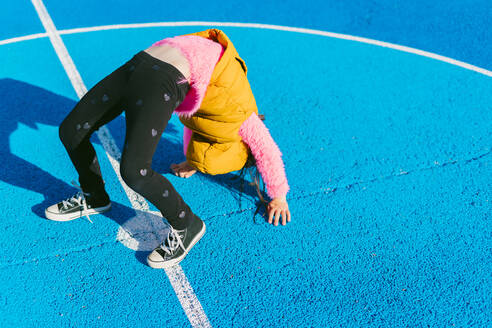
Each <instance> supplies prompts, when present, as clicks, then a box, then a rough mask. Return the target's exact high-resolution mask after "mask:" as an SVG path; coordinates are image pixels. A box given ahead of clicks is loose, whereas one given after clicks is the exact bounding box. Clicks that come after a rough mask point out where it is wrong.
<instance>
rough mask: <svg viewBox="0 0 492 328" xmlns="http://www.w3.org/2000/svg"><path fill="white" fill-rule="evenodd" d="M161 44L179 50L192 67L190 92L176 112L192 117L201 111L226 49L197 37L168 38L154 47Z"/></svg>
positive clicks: (216, 43)
mask: <svg viewBox="0 0 492 328" xmlns="http://www.w3.org/2000/svg"><path fill="white" fill-rule="evenodd" d="M161 44H168V45H170V46H172V47H175V48H177V49H179V50H180V51H181V53H182V54H183V55H184V56H185V57H186V59H187V60H188V63H189V65H190V91H188V93H187V94H186V97H185V99H184V100H183V102H182V103H181V104H180V105H179V106H178V107H177V108H176V109H175V110H174V112H175V113H177V114H178V115H179V116H184V117H190V116H192V115H193V114H195V113H196V112H197V111H198V109H200V105H201V103H202V101H203V98H204V97H205V92H206V91H207V88H208V84H209V83H210V79H211V77H212V73H213V71H214V68H215V64H217V62H218V61H219V59H220V57H221V56H222V54H223V53H224V48H223V47H222V45H221V44H220V43H218V42H214V41H212V40H209V39H207V38H203V37H201V36H196V35H182V36H176V37H174V38H166V39H163V40H161V41H158V42H156V43H154V44H153V45H152V46H158V45H161Z"/></svg>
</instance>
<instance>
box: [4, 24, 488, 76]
mask: <svg viewBox="0 0 492 328" xmlns="http://www.w3.org/2000/svg"><path fill="white" fill-rule="evenodd" d="M178 26H227V27H245V28H258V29H268V30H278V31H287V32H297V33H303V34H312V35H320V36H326V37H330V38H335V39H342V40H350V41H356V42H361V43H366V44H372V45H375V46H380V47H385V48H390V49H395V50H399V51H403V52H407V53H412V54H415V55H419V56H423V57H428V58H432V59H435V60H439V61H442V62H445V63H448V64H451V65H455V66H459V67H462V68H465V69H468V70H470V71H474V72H477V73H480V74H483V75H486V76H490V77H492V71H489V70H486V69H485V68H481V67H478V66H475V65H471V64H468V63H465V62H462V61H459V60H456V59H453V58H449V57H445V56H441V55H438V54H435V53H432V52H428V51H424V50H419V49H415V48H411V47H407V46H401V45H398V44H394V43H389V42H384V41H378V40H373V39H368V38H363V37H359V36H353V35H349V34H340V33H333V32H326V31H320V30H313V29H308V28H300V27H290V26H281V25H271V24H257V23H232V22H200V21H196V22H156V23H136V24H115V25H102V26H94V27H81V28H73V29H67V30H59V31H58V32H59V33H60V34H74V33H86V32H94V31H104V30H116V29H124V28H145V27H178ZM43 34H45V33H40V34H32V35H29V36H25V37H21V38H13V39H7V40H3V41H0V45H2V44H7V43H12V42H19V41H24V40H30V39H35V38H39V37H43V36H46V35H43Z"/></svg>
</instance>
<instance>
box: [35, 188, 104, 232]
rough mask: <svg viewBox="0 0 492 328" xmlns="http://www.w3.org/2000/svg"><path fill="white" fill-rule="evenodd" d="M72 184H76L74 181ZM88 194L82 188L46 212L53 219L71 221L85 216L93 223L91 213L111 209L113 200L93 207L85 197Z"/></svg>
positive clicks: (47, 216)
mask: <svg viewBox="0 0 492 328" xmlns="http://www.w3.org/2000/svg"><path fill="white" fill-rule="evenodd" d="M72 184H74V182H73V181H72ZM74 185H75V187H77V188H79V189H80V187H78V186H77V185H76V184H74ZM88 195H89V194H87V193H84V192H83V191H82V190H80V191H79V192H78V193H76V194H75V195H73V196H72V197H70V198H68V199H66V200H62V201H61V202H59V203H57V204H54V205H51V206H50V207H48V208H47V209H46V210H45V211H44V214H45V216H46V218H47V219H49V220H53V221H70V220H74V219H77V218H80V217H82V216H85V217H86V218H87V220H89V221H90V222H91V223H92V221H91V219H90V218H89V215H92V214H99V213H103V212H106V211H109V209H110V208H111V202H109V203H108V204H107V205H104V206H100V207H94V208H93V207H91V205H88V204H87V200H86V199H85V196H88Z"/></svg>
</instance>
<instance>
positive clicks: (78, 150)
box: [60, 51, 195, 229]
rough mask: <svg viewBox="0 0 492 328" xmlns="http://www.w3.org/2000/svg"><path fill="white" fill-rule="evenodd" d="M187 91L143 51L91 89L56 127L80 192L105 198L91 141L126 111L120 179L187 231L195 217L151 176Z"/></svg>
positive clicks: (166, 68)
mask: <svg viewBox="0 0 492 328" xmlns="http://www.w3.org/2000/svg"><path fill="white" fill-rule="evenodd" d="M188 90H189V84H188V82H187V81H186V79H185V77H184V76H183V75H182V74H181V73H180V72H179V71H178V69H176V68H175V67H174V66H172V65H170V64H168V63H165V62H163V61H161V60H159V59H157V58H154V57H152V56H151V55H149V54H147V53H146V52H144V51H141V52H139V53H137V54H136V55H135V56H134V57H133V58H132V59H131V60H129V61H128V62H127V63H125V64H124V65H122V66H121V67H119V68H118V69H117V70H115V71H114V72H113V73H111V74H110V75H108V76H107V77H105V78H104V79H103V80H101V81H100V82H99V83H97V84H96V85H95V86H94V87H93V88H92V89H90V90H89V91H88V92H87V93H86V94H85V95H84V96H83V97H82V99H80V101H79V102H78V103H77V105H76V106H75V107H74V109H73V110H72V111H71V112H70V114H68V116H67V117H66V118H65V120H64V121H63V122H62V123H61V125H60V139H61V141H62V143H63V145H64V146H65V148H66V149H67V152H68V154H69V156H70V159H71V160H72V163H73V164H74V166H75V169H76V170H77V172H78V173H79V182H80V186H81V188H82V190H83V191H84V192H86V193H90V194H93V195H94V194H95V195H103V197H106V198H107V194H106V192H105V191H104V181H103V179H102V176H101V170H100V168H99V163H98V161H97V156H96V152H95V150H94V147H93V146H92V144H91V143H90V141H89V138H90V136H91V134H92V133H93V132H94V131H95V130H97V129H98V128H99V127H101V126H102V125H104V124H106V123H108V122H109V121H111V120H113V119H114V118H116V117H117V116H118V115H119V114H121V113H122V112H123V111H125V116H126V136H125V146H124V149H123V154H122V157H121V163H120V173H121V177H122V178H123V180H124V181H125V183H126V184H127V185H128V186H129V187H130V188H132V189H133V190H135V191H136V192H138V193H139V194H140V195H142V196H143V197H145V198H146V199H147V200H149V201H150V202H151V203H152V204H154V205H155V206H156V207H157V208H158V209H159V210H160V211H161V213H162V215H163V216H164V217H165V218H166V219H167V220H168V222H169V223H170V224H171V225H172V226H173V228H176V229H183V228H185V227H187V226H188V225H189V224H190V223H191V220H193V219H194V218H195V215H194V214H193V213H192V211H191V209H190V207H189V206H188V205H187V204H186V203H185V202H184V201H183V199H182V198H181V196H180V195H179V194H178V192H177V191H176V190H175V189H174V187H173V185H172V184H171V183H170V182H169V180H168V179H166V178H165V177H163V176H162V175H160V174H159V173H157V172H155V171H154V170H152V168H151V164H152V157H153V156H154V152H155V150H156V147H157V144H158V143H159V140H160V138H161V135H162V133H163V132H164V129H165V128H166V126H167V123H168V121H169V119H170V118H171V114H172V113H173V111H174V109H175V108H176V107H177V106H178V105H179V104H180V103H181V102H182V101H183V99H184V97H185V95H186V93H187V92H188ZM107 200H109V198H107ZM96 201H97V200H96Z"/></svg>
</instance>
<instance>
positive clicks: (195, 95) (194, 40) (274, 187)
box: [153, 35, 289, 199]
mask: <svg viewBox="0 0 492 328" xmlns="http://www.w3.org/2000/svg"><path fill="white" fill-rule="evenodd" d="M160 44H168V45H171V46H173V47H176V48H178V49H179V50H180V51H181V53H183V55H184V56H185V57H186V59H187V60H188V63H189V65H190V75H191V76H190V91H189V92H188V93H187V95H186V97H185V99H184V101H183V102H182V103H181V105H180V106H178V108H176V110H175V112H176V113H177V114H178V115H184V116H188V117H189V116H192V115H193V114H194V113H195V112H196V111H198V109H199V108H200V104H201V102H202V100H203V97H204V95H205V92H206V90H207V87H208V84H209V82H210V78H211V77H212V73H213V70H214V67H215V64H217V62H218V61H219V59H220V57H221V56H222V54H223V52H224V49H223V47H222V46H221V45H220V44H219V43H217V42H214V41H212V40H209V39H206V38H202V37H199V36H194V35H187V36H177V37H174V38H167V39H164V40H161V41H158V42H156V43H154V44H153V46H156V45H160ZM191 134H192V131H191V130H190V129H188V128H187V127H186V126H185V127H184V131H183V152H184V154H185V156H186V150H187V149H188V143H189V141H190V139H191ZM239 135H240V136H241V138H242V140H243V141H244V142H245V143H246V144H247V145H248V147H249V148H250V149H251V153H252V154H253V156H254V158H255V160H256V167H257V168H258V171H259V172H260V174H261V176H262V178H263V181H264V182H265V184H266V187H267V193H268V196H270V197H271V198H272V199H273V198H278V197H280V198H284V197H285V196H286V195H287V192H288V191H289V185H288V183H287V177H286V175H285V169H284V163H283V161H282V157H281V156H282V153H281V152H280V149H279V148H278V146H277V144H276V143H275V141H274V140H273V138H272V136H271V135H270V132H269V131H268V129H267V127H266V126H265V124H263V122H262V121H261V120H260V118H259V117H258V115H256V113H252V114H251V116H250V117H249V118H248V119H247V120H245V121H244V122H243V123H242V125H241V128H240V129H239Z"/></svg>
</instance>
